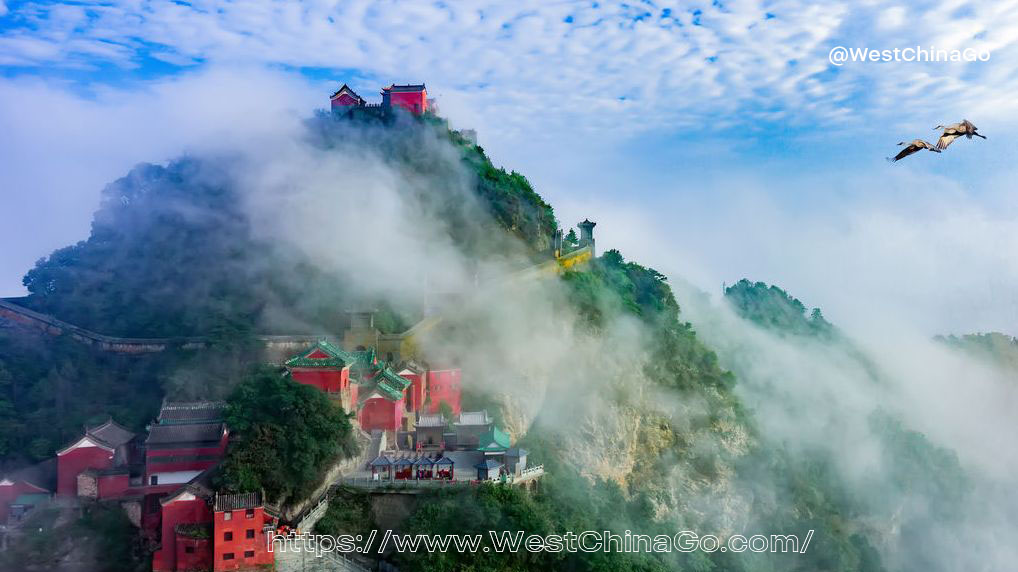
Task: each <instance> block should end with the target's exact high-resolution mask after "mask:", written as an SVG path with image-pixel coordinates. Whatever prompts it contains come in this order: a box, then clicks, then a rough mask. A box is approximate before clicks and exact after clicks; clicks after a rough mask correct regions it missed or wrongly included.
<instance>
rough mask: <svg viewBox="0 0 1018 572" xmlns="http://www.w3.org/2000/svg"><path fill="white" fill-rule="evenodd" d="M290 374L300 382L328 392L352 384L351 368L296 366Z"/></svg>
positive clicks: (339, 389)
mask: <svg viewBox="0 0 1018 572" xmlns="http://www.w3.org/2000/svg"><path fill="white" fill-rule="evenodd" d="M290 376H291V377H293V380H294V381H296V382H298V383H303V384H304V385H310V386H311V387H317V388H318V389H320V390H322V391H327V392H337V391H342V390H343V389H345V388H346V387H347V386H348V385H349V384H350V368H343V369H342V370H338V369H316V368H308V369H301V368H294V369H291V370H290Z"/></svg>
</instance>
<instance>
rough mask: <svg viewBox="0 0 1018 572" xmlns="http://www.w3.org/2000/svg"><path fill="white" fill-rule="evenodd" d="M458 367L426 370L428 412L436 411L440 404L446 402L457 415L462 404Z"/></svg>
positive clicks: (460, 374) (460, 375)
mask: <svg viewBox="0 0 1018 572" xmlns="http://www.w3.org/2000/svg"><path fill="white" fill-rule="evenodd" d="M461 377H462V373H461V372H460V369H459V368H445V369H432V370H428V398H429V401H428V404H429V405H428V413H438V412H439V410H440V408H441V406H442V405H441V404H442V403H446V404H448V405H449V407H450V408H451V409H452V412H453V414H454V415H459V414H460V411H461V408H462V405H461V403H460V401H461V387H460V378H461Z"/></svg>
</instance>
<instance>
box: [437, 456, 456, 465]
mask: <svg viewBox="0 0 1018 572" xmlns="http://www.w3.org/2000/svg"><path fill="white" fill-rule="evenodd" d="M435 464H436V465H455V464H456V463H454V462H453V460H452V459H450V458H449V457H446V456H445V455H442V458H441V459H439V460H437V461H435Z"/></svg>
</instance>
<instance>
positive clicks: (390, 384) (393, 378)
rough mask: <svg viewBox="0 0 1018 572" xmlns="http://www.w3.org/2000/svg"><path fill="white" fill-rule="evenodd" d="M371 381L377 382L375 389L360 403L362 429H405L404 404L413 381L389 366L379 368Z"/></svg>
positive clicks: (359, 416)
mask: <svg viewBox="0 0 1018 572" xmlns="http://www.w3.org/2000/svg"><path fill="white" fill-rule="evenodd" d="M371 381H372V382H373V383H374V384H375V387H374V391H373V392H372V393H371V394H370V395H369V396H368V398H367V399H365V400H364V402H363V403H361V404H360V412H359V415H358V418H359V419H360V423H361V429H363V430H365V431H371V430H372V429H381V430H383V431H399V430H400V429H405V428H406V425H405V422H404V412H405V409H406V406H405V405H404V403H405V399H406V393H407V388H409V387H410V386H411V383H412V382H411V381H410V380H408V379H406V378H405V377H403V376H400V375H397V374H396V373H393V371H392V370H391V369H389V368H388V367H384V365H383V367H381V368H379V369H378V370H377V371H376V372H375V374H374V376H373V377H372V378H371Z"/></svg>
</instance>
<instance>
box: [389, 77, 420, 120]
mask: <svg viewBox="0 0 1018 572" xmlns="http://www.w3.org/2000/svg"><path fill="white" fill-rule="evenodd" d="M382 107H386V108H392V107H402V108H403V109H405V110H407V111H409V112H411V113H413V114H415V115H420V114H422V113H424V112H425V111H427V110H428V90H427V89H425V87H424V84H423V83H421V84H408V85H396V84H392V85H390V86H389V87H383V88H382Z"/></svg>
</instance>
